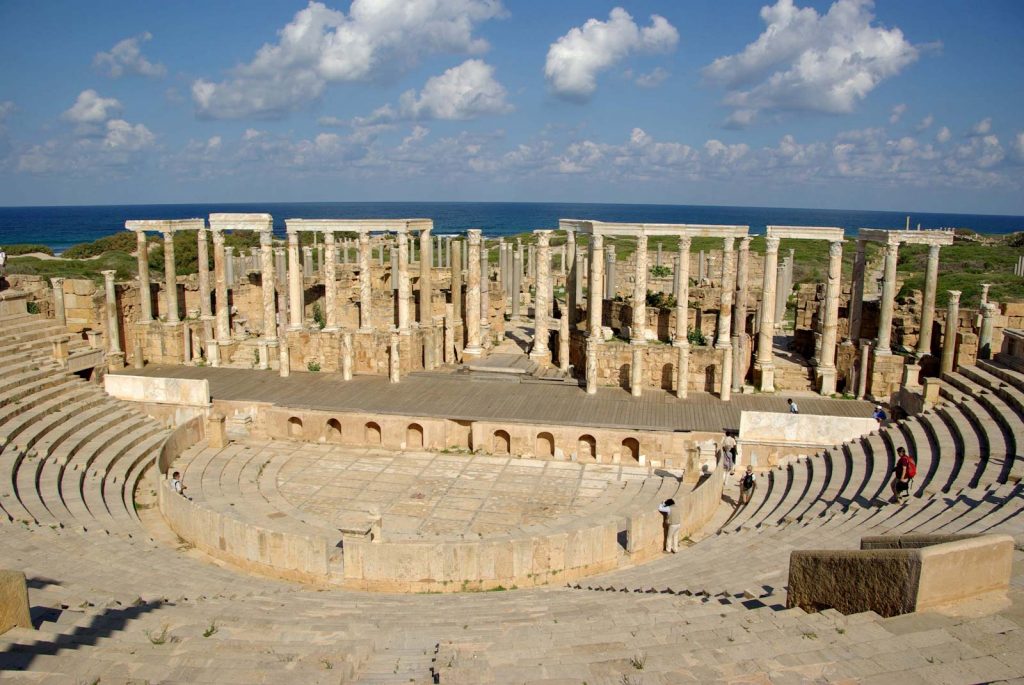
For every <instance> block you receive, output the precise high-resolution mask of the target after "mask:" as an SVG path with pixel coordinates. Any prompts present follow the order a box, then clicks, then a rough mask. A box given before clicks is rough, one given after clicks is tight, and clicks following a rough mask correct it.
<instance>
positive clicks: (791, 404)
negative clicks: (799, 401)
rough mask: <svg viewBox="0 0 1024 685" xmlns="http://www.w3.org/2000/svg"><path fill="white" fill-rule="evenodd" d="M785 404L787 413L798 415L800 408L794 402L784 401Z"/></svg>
mask: <svg viewBox="0 0 1024 685" xmlns="http://www.w3.org/2000/svg"><path fill="white" fill-rule="evenodd" d="M786 403H787V404H789V413H790V414H799V413H800V407H798V406H796V402H794V401H793V400H786Z"/></svg>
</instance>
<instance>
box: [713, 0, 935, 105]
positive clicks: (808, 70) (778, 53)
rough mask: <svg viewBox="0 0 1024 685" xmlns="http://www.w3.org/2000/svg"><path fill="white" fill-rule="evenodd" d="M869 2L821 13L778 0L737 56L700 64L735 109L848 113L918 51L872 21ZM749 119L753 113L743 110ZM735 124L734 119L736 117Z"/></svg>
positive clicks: (843, 2) (844, 1)
mask: <svg viewBox="0 0 1024 685" xmlns="http://www.w3.org/2000/svg"><path fill="white" fill-rule="evenodd" d="M872 6H873V3H872V1H871V0H837V1H836V2H835V3H834V4H833V5H832V6H831V7H830V8H829V10H828V12H827V13H826V14H824V15H819V14H818V12H817V11H815V10H814V9H813V8H810V7H806V8H799V7H796V6H795V5H794V4H793V0H778V2H776V4H775V5H770V6H765V7H762V8H761V19H762V20H763V21H764V23H765V26H766V28H765V30H764V32H763V33H762V34H761V35H760V36H759V37H758V38H757V40H755V41H754V42H753V43H750V44H748V45H747V46H746V48H744V50H743V51H742V52H740V53H737V54H735V55H729V56H726V57H719V58H718V59H716V60H715V61H714V62H712V63H711V64H709V65H708V66H706V67H705V68H704V77H705V79H706V80H707V81H708V82H709V83H712V84H715V85H720V86H722V87H724V88H725V89H726V90H727V93H726V96H725V98H724V104H726V105H728V106H730V107H733V108H734V110H749V111H751V112H753V113H757V112H759V111H763V110H777V111H778V110H781V111H785V110H809V111H818V112H827V113H833V114H842V113H847V112H850V111H852V110H853V108H854V106H855V105H856V104H857V102H859V101H861V100H863V99H864V98H865V97H867V95H868V94H869V93H870V92H871V91H872V90H874V88H875V87H876V86H878V84H879V83H881V82H882V81H883V80H885V79H886V78H889V77H891V76H894V75H896V74H898V73H899V72H900V71H902V70H903V69H904V68H905V67H906V66H907V65H909V64H911V63H912V62H914V61H915V60H916V59H917V58H918V55H919V50H918V48H917V47H915V46H913V45H911V44H910V43H909V42H908V41H907V40H906V39H905V38H904V37H903V32H902V31H900V30H899V29H898V28H892V29H886V28H882V27H880V26H873V25H872V22H873V21H874V16H873V15H872V13H871V8H872ZM742 118H746V119H748V120H753V114H750V115H744V117H742ZM732 123H733V124H734V125H735V124H737V123H738V122H737V121H736V120H735V119H733V121H732Z"/></svg>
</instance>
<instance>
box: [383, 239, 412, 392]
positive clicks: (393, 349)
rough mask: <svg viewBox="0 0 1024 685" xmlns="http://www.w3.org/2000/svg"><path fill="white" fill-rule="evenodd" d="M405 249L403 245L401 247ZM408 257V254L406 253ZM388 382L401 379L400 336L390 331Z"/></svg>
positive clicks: (395, 381)
mask: <svg viewBox="0 0 1024 685" xmlns="http://www.w3.org/2000/svg"><path fill="white" fill-rule="evenodd" d="M402 247H403V248H404V247H405V246H404V245H403V246H402ZM406 255H408V252H406ZM388 342H389V345H388V380H389V381H390V382H392V383H397V382H398V381H399V380H400V379H401V369H402V365H401V360H400V359H399V357H398V351H399V349H400V347H401V334H400V333H399V332H398V331H396V330H392V331H391V336H390V338H389V340H388Z"/></svg>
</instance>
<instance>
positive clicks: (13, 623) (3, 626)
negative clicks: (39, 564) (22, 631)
mask: <svg viewBox="0 0 1024 685" xmlns="http://www.w3.org/2000/svg"><path fill="white" fill-rule="evenodd" d="M11 628H29V629H31V628H32V616H31V614H30V613H29V604H28V584H27V582H26V581H25V574H24V573H22V572H20V571H0V634H3V633H6V632H7V631H8V630H10V629H11Z"/></svg>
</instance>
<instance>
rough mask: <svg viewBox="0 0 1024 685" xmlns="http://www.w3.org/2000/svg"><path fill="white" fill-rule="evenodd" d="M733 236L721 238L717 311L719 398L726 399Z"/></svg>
mask: <svg viewBox="0 0 1024 685" xmlns="http://www.w3.org/2000/svg"><path fill="white" fill-rule="evenodd" d="M734 243H735V238H732V237H729V238H723V239H722V305H721V310H720V311H719V313H718V341H717V342H716V343H715V347H716V348H717V349H720V350H722V388H721V391H720V392H719V395H718V396H719V398H720V399H722V400H723V401H727V400H728V399H729V398H730V397H732V355H733V349H732V339H731V338H732V300H733V294H734V292H735V290H736V252H735V250H733V245H734Z"/></svg>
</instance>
